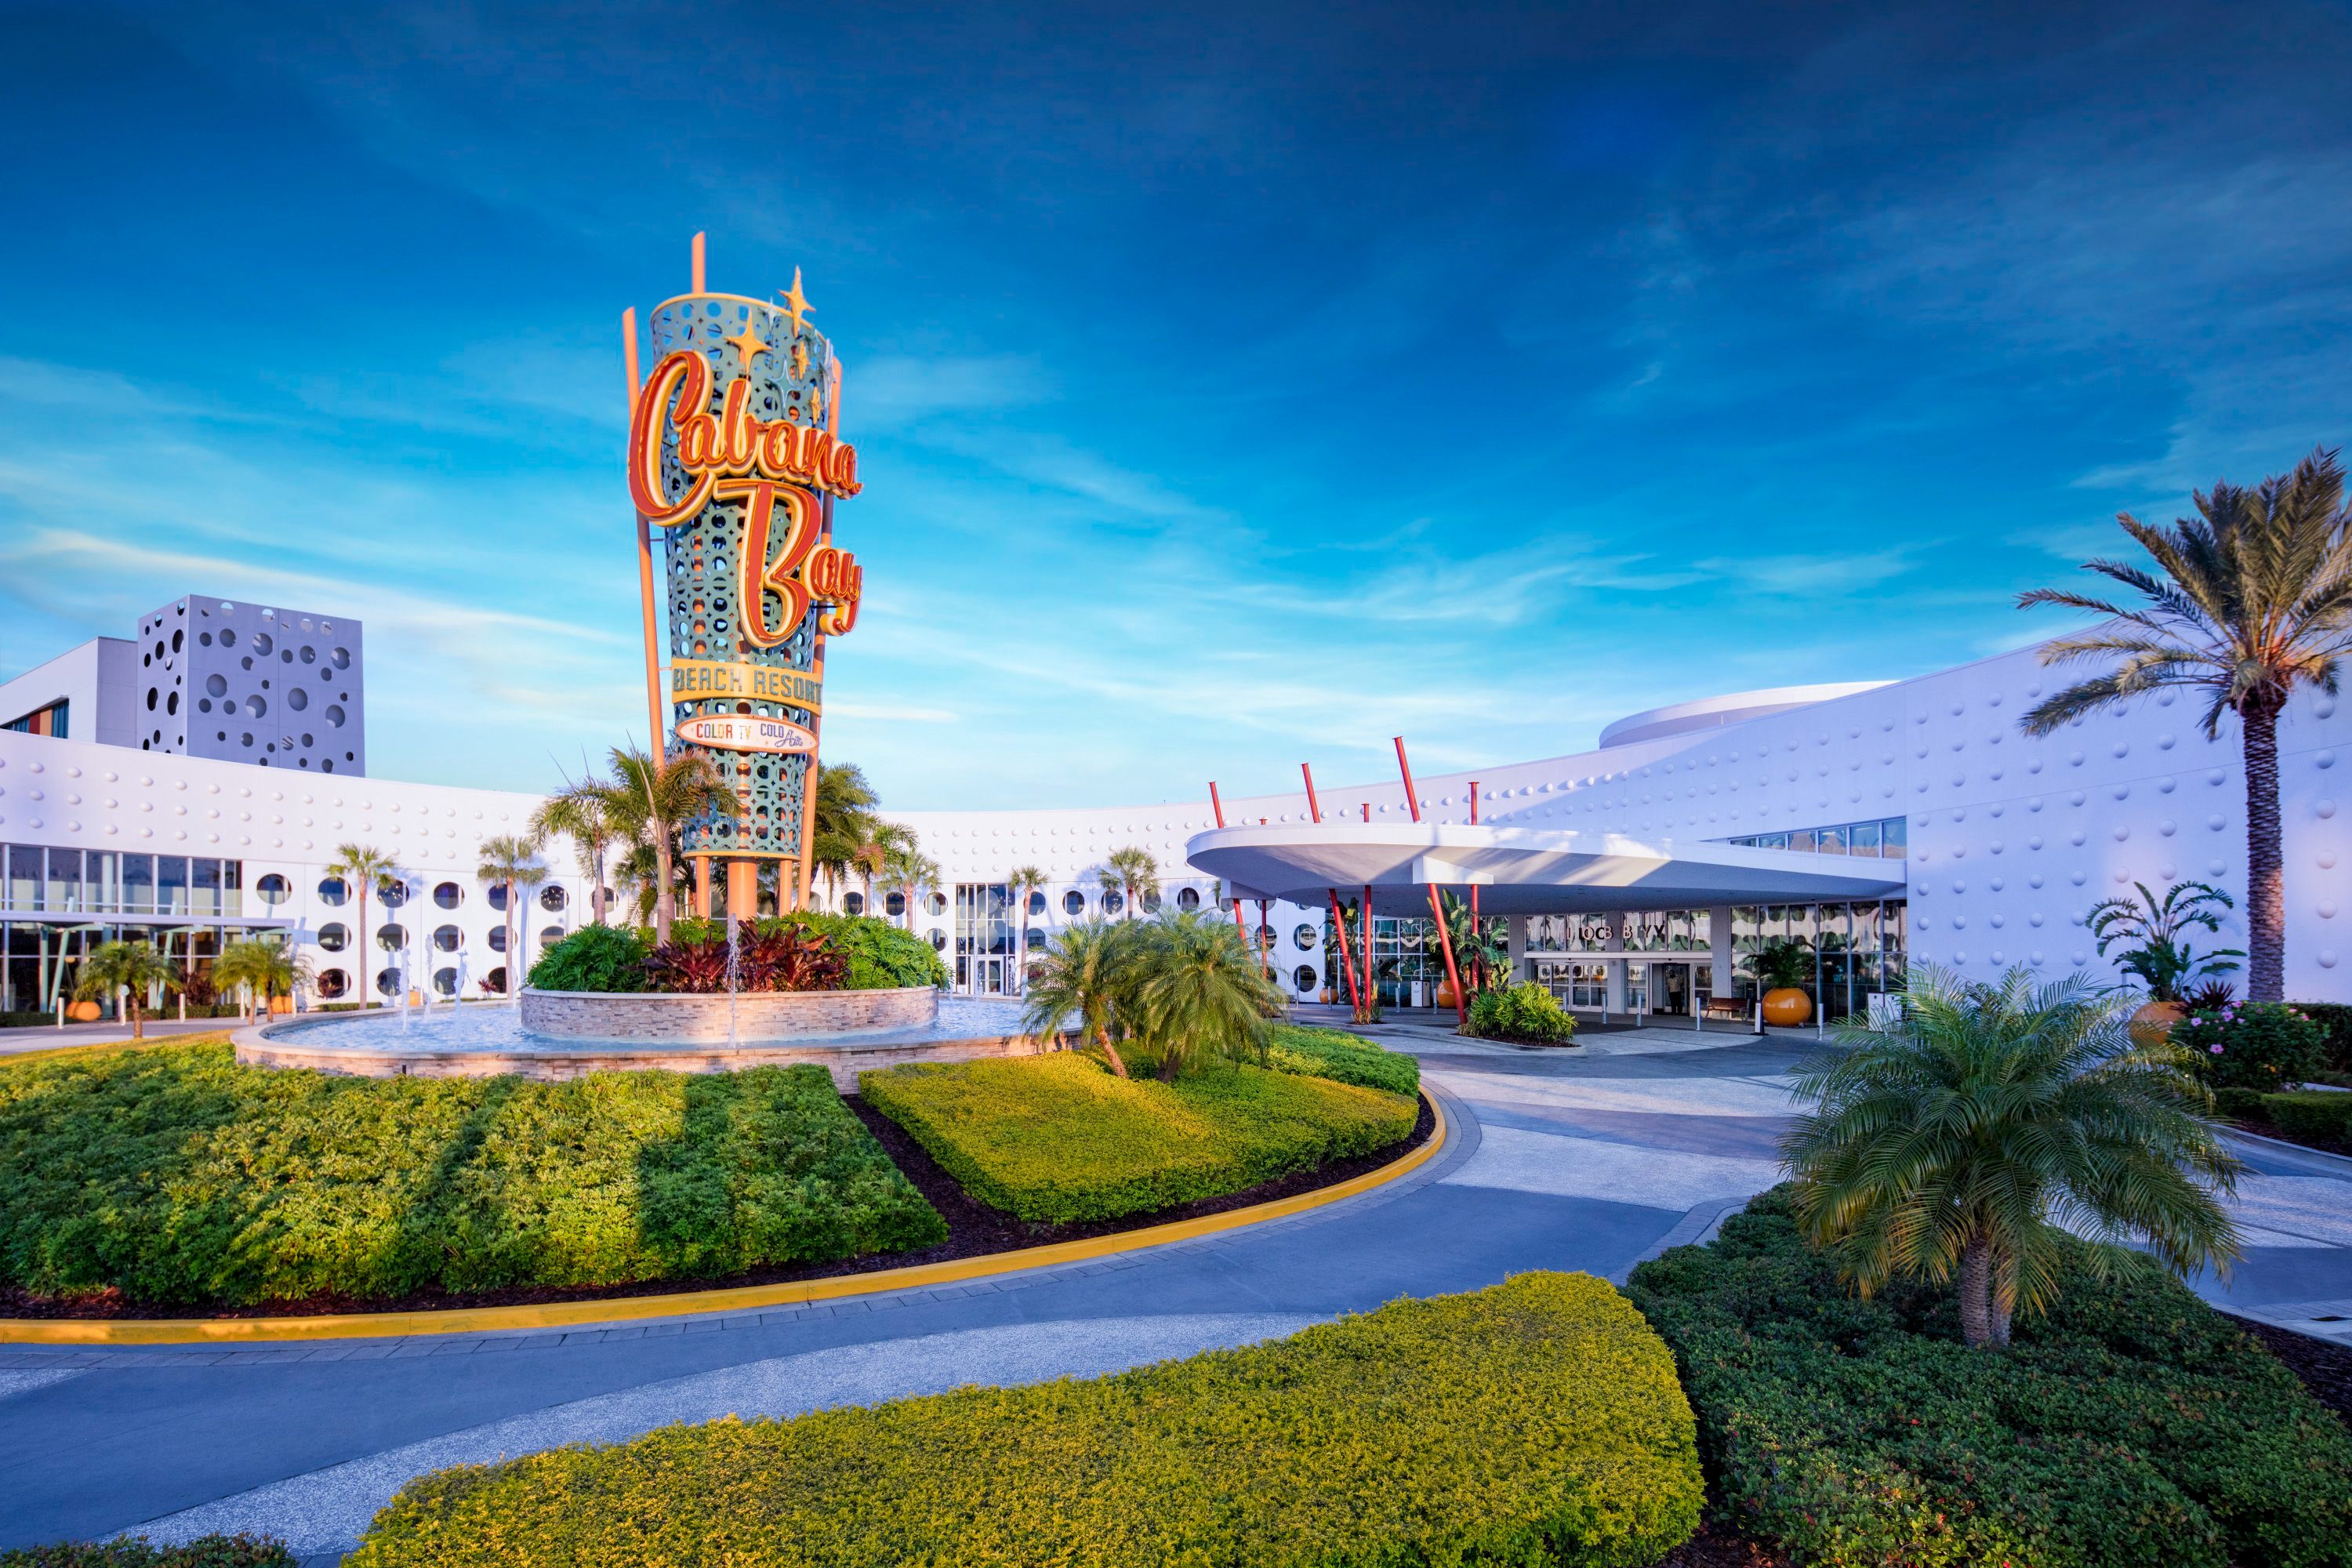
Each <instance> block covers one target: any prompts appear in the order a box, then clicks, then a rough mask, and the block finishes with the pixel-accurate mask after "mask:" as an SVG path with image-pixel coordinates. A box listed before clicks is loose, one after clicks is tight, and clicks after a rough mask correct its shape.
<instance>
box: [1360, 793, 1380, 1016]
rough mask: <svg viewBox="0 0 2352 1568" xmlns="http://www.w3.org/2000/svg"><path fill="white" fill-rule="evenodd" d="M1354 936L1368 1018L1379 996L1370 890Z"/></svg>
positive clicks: (1366, 895) (1361, 909) (1365, 893)
mask: <svg viewBox="0 0 2352 1568" xmlns="http://www.w3.org/2000/svg"><path fill="white" fill-rule="evenodd" d="M1364 809H1365V810H1366V811H1367V812H1369V811H1370V810H1371V809H1372V808H1371V807H1370V806H1369V805H1368V806H1366V807H1364ZM1356 934H1357V935H1358V936H1359V937H1360V938H1362V939H1363V943H1364V1006H1365V1009H1366V1011H1367V1015H1368V1016H1369V1013H1370V1009H1371V1008H1372V1007H1373V1006H1374V1005H1377V1003H1378V1001H1379V999H1380V993H1379V992H1378V991H1375V990H1373V989H1372V890H1371V889H1370V888H1366V889H1364V901H1363V902H1362V903H1360V904H1358V905H1357V906H1356Z"/></svg>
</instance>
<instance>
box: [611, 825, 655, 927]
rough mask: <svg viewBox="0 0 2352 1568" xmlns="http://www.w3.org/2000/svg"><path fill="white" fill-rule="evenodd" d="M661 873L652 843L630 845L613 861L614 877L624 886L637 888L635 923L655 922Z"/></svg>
mask: <svg viewBox="0 0 2352 1568" xmlns="http://www.w3.org/2000/svg"><path fill="white" fill-rule="evenodd" d="M660 875H661V870H660V867H659V866H658V865H657V864H656V858H655V855H654V847H653V846H652V845H650V844H632V845H630V846H629V848H628V852H627V853H626V854H625V855H623V856H622V857H621V858H619V859H618V860H615V861H614V863H613V879H614V881H615V882H617V883H619V884H621V885H623V886H625V887H631V888H635V889H636V890H637V891H636V920H635V922H634V923H635V924H637V925H641V926H642V925H651V924H652V923H653V918H654V905H655V903H656V900H657V896H658V892H659V886H660V885H659V883H658V882H657V881H656V878H658V877H659V876H660Z"/></svg>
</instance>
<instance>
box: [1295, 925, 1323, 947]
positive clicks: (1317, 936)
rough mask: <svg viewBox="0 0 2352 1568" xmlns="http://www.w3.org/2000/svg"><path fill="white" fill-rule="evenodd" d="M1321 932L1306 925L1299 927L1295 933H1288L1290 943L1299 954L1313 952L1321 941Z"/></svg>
mask: <svg viewBox="0 0 2352 1568" xmlns="http://www.w3.org/2000/svg"><path fill="white" fill-rule="evenodd" d="M1322 938H1323V933H1322V932H1320V931H1317V930H1316V929H1315V928H1314V927H1313V926H1307V925H1303V926H1300V927H1299V928H1298V929H1297V931H1292V932H1291V933H1290V940H1291V942H1293V943H1294V944H1295V945H1296V946H1297V949H1298V951H1299V952H1314V951H1315V947H1316V944H1317V943H1318V942H1320V941H1322Z"/></svg>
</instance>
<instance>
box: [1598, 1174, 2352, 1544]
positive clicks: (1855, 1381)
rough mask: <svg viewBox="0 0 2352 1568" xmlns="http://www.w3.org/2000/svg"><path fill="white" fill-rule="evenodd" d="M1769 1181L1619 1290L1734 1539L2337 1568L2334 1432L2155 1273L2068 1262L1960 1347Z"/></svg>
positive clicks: (2350, 1530) (2340, 1445) (2350, 1532)
mask: <svg viewBox="0 0 2352 1568" xmlns="http://www.w3.org/2000/svg"><path fill="white" fill-rule="evenodd" d="M1788 1194H1789V1189H1788V1188H1785V1187H1782V1188H1778V1189H1775V1190H1774V1191H1773V1192H1770V1193H1767V1194H1764V1195H1763V1196H1761V1197H1759V1198H1758V1199H1757V1200H1756V1201H1755V1202H1753V1203H1751V1204H1750V1205H1748V1210H1747V1212H1746V1213H1745V1214H1744V1215H1736V1216H1734V1217H1733V1218H1732V1219H1731V1220H1730V1221H1729V1222H1728V1223H1727V1224H1726V1225H1725V1226H1724V1228H1723V1234H1722V1237H1721V1238H1720V1239H1718V1240H1717V1241H1716V1242H1715V1243H1713V1244H1712V1245H1710V1246H1707V1247H1676V1248H1674V1249H1673V1250H1671V1251H1669V1252H1667V1253H1666V1254H1665V1255H1664V1257H1662V1258H1655V1259H1654V1260H1652V1261H1650V1262H1648V1263H1644V1264H1643V1265H1641V1266H1640V1267H1639V1268H1636V1269H1634V1271H1633V1280H1632V1284H1631V1286H1630V1293H1631V1294H1632V1296H1633V1300H1634V1303H1635V1304H1636V1305H1637V1306H1639V1307H1640V1308H1641V1309H1642V1310H1643V1313H1644V1314H1645V1315H1646V1316H1647V1317H1648V1318H1649V1320H1650V1321H1651V1322H1652V1324H1654V1326H1655V1327H1656V1328H1657V1330H1658V1331H1659V1332H1660V1333H1662V1334H1664V1336H1665V1339H1666V1342H1667V1343H1669V1344H1671V1345H1672V1346H1674V1349H1675V1358H1676V1360H1677V1361H1678V1362H1679V1363H1681V1366H1682V1372H1683V1384H1684V1387H1685V1390H1686V1391H1687V1392H1688V1393H1689V1394H1690V1398H1691V1403H1692V1405H1693V1406H1694V1407H1695V1408H1696V1411H1697V1413H1698V1419H1699V1435H1700V1442H1701V1445H1702V1447H1703V1448H1704V1449H1705V1450H1706V1456H1707V1458H1708V1460H1709V1462H1710V1465H1711V1466H1712V1467H1713V1468H1714V1470H1715V1473H1716V1475H1717V1482H1718V1495H1719V1497H1720V1499H1721V1501H1722V1504H1723V1506H1724V1508H1725V1509H1726V1510H1727V1511H1728V1513H1729V1514H1730V1516H1731V1517H1732V1518H1733V1520H1735V1521H1737V1522H1738V1524H1739V1526H1740V1527H1741V1528H1742V1529H1743V1530H1746V1531H1749V1532H1751V1533H1754V1534H1757V1535H1759V1536H1761V1537H1764V1538H1767V1539H1770V1540H1777V1541H1779V1542H1782V1543H1783V1544H1784V1545H1785V1546H1786V1547H1787V1548H1788V1549H1789V1551H1790V1554H1791V1555H1792V1556H1793V1557H1795V1558H1796V1559H1797V1560H1798V1561H1800V1562H1802V1563H1822V1564H1831V1565H1853V1568H1863V1565H1864V1564H1868V1565H1870V1568H1880V1565H1884V1564H1903V1565H1905V1568H1913V1565H1916V1568H1946V1565H1948V1568H1959V1565H1962V1564H1976V1563H2013V1564H2015V1565H2017V1568H2137V1565H2140V1564H2146V1563H2164V1564H2166V1565H2167V1568H2223V1565H2224V1564H2229V1563H2265V1564H2271V1565H2273V1568H2309V1565H2315V1564H2331V1563H2332V1564H2339V1565H2340V1564H2344V1563H2352V1436H2347V1433H2346V1431H2345V1428H2344V1426H2343V1425H2342V1424H2341V1423H2340V1422H2338V1421H2337V1420H2336V1417H2335V1415H2333V1414H2332V1413H2331V1412H2330V1411H2328V1410H2327V1409H2326V1407H2325V1406H2324V1405H2320V1404H2319V1403H2318V1402H2317V1401H2316V1400H2315V1399H2314V1398H2313V1397H2312V1396H2311V1395H2310V1394H2307V1393H2306V1392H2305V1390H2304V1388H2303V1386H2302V1384H2299V1383H2297V1382H2296V1381H2295V1378H2294V1374H2293V1373H2290V1372H2288V1371H2287V1370H2286V1368H2285V1367H2284V1366H2282V1365H2280V1364H2279V1363H2278V1362H2277V1361H2275V1360H2274V1359H2273V1358H2272V1357H2271V1355H2270V1354H2269V1353H2268V1352H2265V1351H2264V1350H2263V1348H2262V1347H2261V1346H2260V1345H2259V1344H2258V1343H2256V1342H2254V1341H2253V1340H2252V1339H2251V1338H2249V1337H2248V1336H2247V1335H2245V1334H2244V1333H2242V1332H2241V1331H2239V1330H2238V1329H2237V1328H2236V1327H2234V1326H2233V1325H2232V1324H2231V1323H2230V1322H2229V1321H2228V1320H2226V1319H2224V1318H2222V1317H2221V1315H2220V1314H2219V1313H2217V1312H2215V1311H2213V1310H2211V1309H2210V1308H2209V1307H2207V1306H2206V1305H2205V1304H2204V1303H2203V1302H2201V1301H2200V1300H2197V1298H2196V1297H2194V1296H2193V1295H2191V1294H2190V1293H2189V1291H2188V1289H2185V1288H2184V1287H2182V1286H2181V1285H2179V1284H2178V1283H2176V1282H2175V1281H2173V1280H2172V1279H2170V1278H2168V1277H2167V1276H2165V1275H2162V1274H2161V1273H2158V1272H2157V1271H2156V1270H2154V1269H2152V1268H2151V1269H2129V1270H2126V1271H2123V1272H2121V1273H2118V1274H2117V1275H2116V1276H2115V1277H2113V1278H2111V1279H2106V1280H2105V1281H2102V1280H2100V1279H2096V1278H2095V1277H2094V1276H2093V1275H2092V1274H2091V1273H2089V1272H2088V1271H2087V1270H2086V1269H2085V1268H2083V1267H2082V1257H2081V1255H2080V1254H2079V1253H2077V1254H2076V1255H2075V1257H2074V1259H2073V1261H2071V1262H2070V1263H2069V1264H2068V1266H2067V1269H2066V1277H2065V1278H2064V1279H2063V1290H2062V1292H2061V1293H2060V1295H2059V1296H2058V1298H2057V1300H2055V1301H2054V1302H2053V1305H2052V1307H2051V1309H2050V1310H2049V1311H2048V1312H2047V1314H2045V1315H2034V1316H2027V1317H2022V1318H2021V1319H2020V1320H2019V1321H2018V1322H2017V1325H2016V1328H2015V1335H2016V1338H2015V1341H2014V1342H2013V1344H2012V1345H2011V1347H2010V1348H2009V1349H2008V1350H2006V1351H2000V1350H1970V1349H1969V1348H1967V1347H1966V1346H1965V1345H1963V1344H1962V1343H1961V1342H1960V1340H1959V1330H1958V1313H1957V1312H1956V1310H1954V1306H1953V1295H1952V1292H1951V1290H1950V1289H1948V1288H1942V1289H1938V1288H1932V1287H1927V1286H1902V1287H1897V1288H1895V1289H1890V1290H1888V1291H1885V1292H1884V1293H1883V1294H1881V1295H1880V1296H1878V1297H1877V1298H1875V1299H1874V1300H1868V1301H1864V1300H1858V1299H1856V1298H1855V1297H1854V1296H1853V1294H1852V1293H1851V1292H1849V1291H1848V1290H1846V1289H1843V1288H1842V1287H1841V1286H1840V1284H1839V1282H1838V1279H1837V1278H1836V1275H1835V1272H1834V1270H1833V1268H1832V1266H1831V1265H1830V1263H1829V1262H1828V1261H1827V1260H1826V1259H1825V1258H1823V1257H1822V1255H1820V1254H1817V1253H1814V1252H1811V1250H1809V1249H1808V1248H1807V1247H1806V1246H1805V1244H1804V1242H1803V1241H1802V1239H1801V1237H1800V1236H1799V1235H1798V1232H1797V1228H1796V1224H1795V1221H1794V1219H1793V1217H1792V1215H1791V1212H1790V1203H1789V1197H1788Z"/></svg>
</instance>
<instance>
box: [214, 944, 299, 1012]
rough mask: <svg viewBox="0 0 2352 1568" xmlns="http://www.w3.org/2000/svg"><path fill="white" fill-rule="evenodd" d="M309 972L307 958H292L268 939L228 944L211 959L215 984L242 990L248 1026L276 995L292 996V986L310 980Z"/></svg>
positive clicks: (290, 954)
mask: <svg viewBox="0 0 2352 1568" xmlns="http://www.w3.org/2000/svg"><path fill="white" fill-rule="evenodd" d="M308 978H310V961H309V960H308V959H305V958H298V957H296V956H295V955H294V954H292V953H290V952H287V951H286V949H285V948H284V947H282V946H280V945H279V944H278V943H277V942H272V941H270V940H269V939H268V937H259V936H256V937H246V938H243V939H241V940H239V941H236V942H230V943H229V944H228V945H227V946H226V947H225V948H223V949H221V952H220V956H219V957H218V958H215V959H214V960H213V983H214V984H216V985H236V986H242V987H243V988H244V989H245V993H246V1019H247V1022H248V1023H255V1022H258V1021H259V1016H260V1013H261V1011H262V1010H263V1009H265V1008H267V1007H268V1005H269V1001H270V999H271V998H272V997H274V996H276V995H278V994H279V993H280V992H283V993H285V994H288V995H289V996H290V995H292V994H293V993H294V987H295V986H297V985H299V984H301V983H302V982H303V981H304V980H307V979H308Z"/></svg>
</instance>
